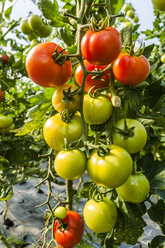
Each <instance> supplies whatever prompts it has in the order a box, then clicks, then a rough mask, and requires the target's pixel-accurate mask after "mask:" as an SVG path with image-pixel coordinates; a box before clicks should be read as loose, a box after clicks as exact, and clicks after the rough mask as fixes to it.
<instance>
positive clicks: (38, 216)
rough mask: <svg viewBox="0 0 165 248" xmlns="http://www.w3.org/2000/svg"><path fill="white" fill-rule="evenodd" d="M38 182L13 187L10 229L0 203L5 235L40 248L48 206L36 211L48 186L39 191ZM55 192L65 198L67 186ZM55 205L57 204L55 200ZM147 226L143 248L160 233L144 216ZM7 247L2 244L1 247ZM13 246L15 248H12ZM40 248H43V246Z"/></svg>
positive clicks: (0, 224)
mask: <svg viewBox="0 0 165 248" xmlns="http://www.w3.org/2000/svg"><path fill="white" fill-rule="evenodd" d="M38 182H39V181H37V180H35V179H31V180H28V181H26V182H24V183H22V184H18V185H16V186H14V196H13V197H12V199H10V200H9V201H8V208H9V210H8V214H7V217H8V218H9V219H10V220H11V221H12V222H13V223H9V224H10V225H9V226H10V227H8V226H6V225H3V224H2V212H3V209H4V202H0V213H1V215H0V228H1V231H2V233H3V234H4V235H6V236H8V235H15V236H16V237H18V238H23V237H25V242H26V243H33V244H35V245H36V247H37V242H36V241H37V240H38V239H39V238H40V237H41V233H40V231H41V230H42V229H43V227H44V219H43V215H44V212H45V209H46V206H43V207H40V208H36V206H37V205H38V204H40V203H43V202H44V201H45V200H46V197H47V185H46V184H45V185H42V186H41V191H40V193H38V192H37V189H36V188H35V185H36V184H37V183H38ZM53 190H54V193H57V192H58V193H59V196H60V199H61V198H63V197H65V186H59V185H56V184H54V185H53ZM52 204H53V205H55V202H53V201H52ZM83 204H84V203H83V202H82V204H81V205H80V208H79V210H80V211H81V210H82V209H83ZM144 218H145V221H147V223H148V226H147V227H145V232H144V237H143V239H142V242H141V245H142V248H146V247H147V245H146V244H147V242H148V241H150V240H152V239H153V237H154V236H156V235H158V234H160V231H159V227H158V225H156V224H155V223H153V222H151V221H150V220H149V219H148V217H147V216H144ZM92 245H93V247H96V248H99V247H100V246H99V245H97V244H92ZM4 247H5V246H4V245H3V244H2V243H1V241H0V248H4ZM13 247H14V246H13ZM32 247H33V246H32V245H27V246H26V248H32ZM38 247H41V243H40V245H39V246H38ZM130 247H132V248H133V247H134V248H135V247H136V248H138V247H139V245H136V246H128V245H126V244H122V245H121V246H120V248H130Z"/></svg>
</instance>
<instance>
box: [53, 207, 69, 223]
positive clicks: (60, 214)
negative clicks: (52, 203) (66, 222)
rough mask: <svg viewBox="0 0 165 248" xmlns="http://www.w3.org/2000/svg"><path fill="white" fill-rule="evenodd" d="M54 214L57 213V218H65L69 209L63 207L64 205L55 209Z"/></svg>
mask: <svg viewBox="0 0 165 248" xmlns="http://www.w3.org/2000/svg"><path fill="white" fill-rule="evenodd" d="M54 215H55V217H57V218H59V219H61V220H63V219H65V218H66V215H67V210H66V208H65V207H62V206H60V207H57V208H56V209H55V211H54Z"/></svg>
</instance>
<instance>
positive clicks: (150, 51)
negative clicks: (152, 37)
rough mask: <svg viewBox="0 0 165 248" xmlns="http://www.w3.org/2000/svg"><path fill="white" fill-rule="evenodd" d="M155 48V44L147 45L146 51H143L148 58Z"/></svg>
mask: <svg viewBox="0 0 165 248" xmlns="http://www.w3.org/2000/svg"><path fill="white" fill-rule="evenodd" d="M153 48H154V44H152V45H149V46H147V47H145V49H144V51H143V55H144V56H145V57H146V58H147V59H148V58H149V57H150V55H151V53H152V50H153Z"/></svg>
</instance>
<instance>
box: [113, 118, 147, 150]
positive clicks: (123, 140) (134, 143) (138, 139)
mask: <svg viewBox="0 0 165 248" xmlns="http://www.w3.org/2000/svg"><path fill="white" fill-rule="evenodd" d="M126 124H127V127H128V129H129V128H132V127H134V129H133V134H134V135H133V136H131V137H128V136H125V135H123V134H121V133H119V132H117V131H116V130H114V132H113V144H114V145H118V146H121V147H123V148H124V149H125V150H127V151H128V152H129V153H130V154H132V153H137V152H139V151H140V150H141V149H142V148H143V147H144V146H145V144H146V142H147V132H146V129H145V127H144V126H143V124H141V123H140V122H139V121H137V120H135V119H129V118H126ZM115 127H117V128H119V129H121V130H124V119H120V120H119V121H118V122H117V123H116V124H115Z"/></svg>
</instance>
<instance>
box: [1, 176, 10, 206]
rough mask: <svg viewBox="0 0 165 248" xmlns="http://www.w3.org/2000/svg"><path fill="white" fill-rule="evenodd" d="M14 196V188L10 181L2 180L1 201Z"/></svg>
mask: <svg viewBox="0 0 165 248" xmlns="http://www.w3.org/2000/svg"><path fill="white" fill-rule="evenodd" d="M12 196H13V188H12V186H11V184H10V183H7V182H5V181H0V201H7V200H9V199H11V198H12Z"/></svg>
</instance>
